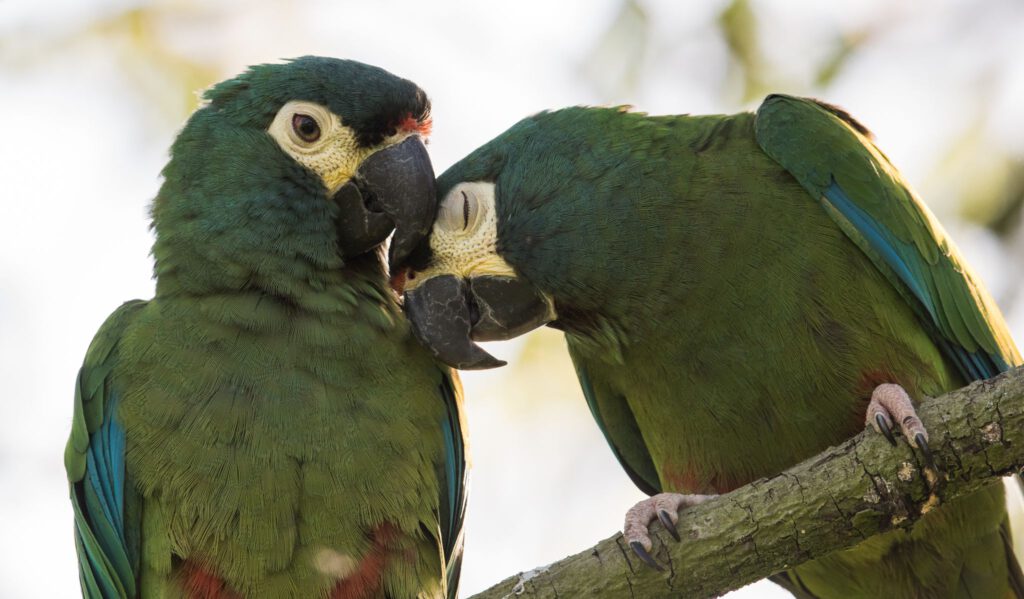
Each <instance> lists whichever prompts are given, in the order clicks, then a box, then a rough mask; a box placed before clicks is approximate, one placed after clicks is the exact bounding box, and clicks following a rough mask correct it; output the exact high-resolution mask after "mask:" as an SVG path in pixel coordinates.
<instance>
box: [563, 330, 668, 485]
mask: <svg viewBox="0 0 1024 599" xmlns="http://www.w3.org/2000/svg"><path fill="white" fill-rule="evenodd" d="M570 355H571V356H572V359H573V364H574V365H575V366H576V376H577V378H579V381H580V388H581V389H583V397H585V398H586V400H587V406H588V407H589V408H590V413H591V414H592V415H593V416H594V421H595V422H597V427H598V428H599V429H601V434H603V435H604V438H605V441H607V442H608V445H609V446H610V447H611V449H612V453H613V454H614V455H615V459H617V460H618V461H619V465H621V466H622V469H623V470H625V471H626V474H627V475H629V478H630V480H632V481H633V484H635V485H636V486H637V488H638V489H640V490H641V491H643V492H644V493H647V494H648V495H654V494H656V493H660V492H661V481H660V479H659V478H658V471H657V469H656V468H655V467H654V462H653V461H652V460H651V454H650V453H649V452H648V451H647V445H646V444H645V443H644V439H643V436H642V435H641V434H640V427H639V426H637V424H636V418H635V417H634V416H633V412H632V410H630V408H629V404H628V402H627V401H626V398H625V397H622V396H621V395H618V394H616V393H613V392H610V391H609V390H601V389H598V388H596V386H595V384H594V382H593V380H592V378H591V377H590V375H589V374H588V373H587V369H586V367H585V366H583V365H582V363H581V360H579V358H577V357H576V354H575V353H574V352H573V351H572V349H571V346H570Z"/></svg>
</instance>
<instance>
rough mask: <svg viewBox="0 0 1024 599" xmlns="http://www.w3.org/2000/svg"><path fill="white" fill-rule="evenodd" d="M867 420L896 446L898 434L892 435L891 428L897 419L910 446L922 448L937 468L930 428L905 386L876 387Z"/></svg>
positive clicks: (929, 460)
mask: <svg viewBox="0 0 1024 599" xmlns="http://www.w3.org/2000/svg"><path fill="white" fill-rule="evenodd" d="M865 423H866V424H868V425H871V426H872V427H873V428H874V429H875V430H876V431H877V432H879V433H882V434H883V435H885V438H886V439H888V441H889V443H891V444H892V446H893V447H895V446H896V438H895V437H893V434H892V429H893V426H894V423H897V426H899V429H900V431H901V432H902V433H903V436H904V437H906V438H907V442H909V443H910V446H911V447H914V448H917V449H918V450H920V451H921V454H922V456H923V457H924V462H925V465H926V466H928V467H929V468H932V469H933V470H934V469H935V460H934V458H933V457H932V450H931V448H930V447H929V446H928V431H927V430H925V428H924V423H922V422H921V419H920V418H918V417H917V411H916V410H914V404H913V403H912V402H911V401H910V396H909V395H907V392H906V391H905V390H904V389H903V387H900V386H899V385H894V384H892V383H885V384H882V385H879V386H877V387H875V390H874V392H872V393H871V402H870V403H869V404H868V412H867V417H866V418H865Z"/></svg>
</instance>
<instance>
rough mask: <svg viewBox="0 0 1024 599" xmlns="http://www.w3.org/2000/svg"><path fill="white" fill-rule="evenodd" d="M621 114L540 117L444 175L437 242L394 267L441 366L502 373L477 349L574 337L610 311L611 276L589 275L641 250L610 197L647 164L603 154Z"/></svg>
mask: <svg viewBox="0 0 1024 599" xmlns="http://www.w3.org/2000/svg"><path fill="white" fill-rule="evenodd" d="M620 115H621V111H619V110H616V109H594V108H569V109H564V110H559V111H555V112H545V113H540V114H538V115H534V116H532V117H529V118H527V119H524V120H522V121H520V122H519V123H517V124H516V125H514V126H513V127H512V128H511V129H509V130H508V131H506V132H505V133H503V134H501V135H500V136H498V137H497V138H495V139H494V140H492V141H491V142H489V143H487V144H485V145H484V146H482V147H480V148H479V149H477V150H475V151H474V152H472V153H471V154H470V155H468V156H467V157H465V158H463V159H462V160H461V161H459V162H458V163H456V164H455V165H453V166H452V167H451V168H449V169H448V170H447V171H445V172H444V173H443V174H442V175H441V176H440V177H439V178H438V181H437V186H438V196H439V198H440V203H439V206H438V214H437V220H436V221H435V223H434V226H433V229H432V231H431V234H430V237H429V238H428V239H426V240H425V241H424V242H423V243H422V244H421V245H420V247H419V248H417V250H416V251H414V252H413V253H412V255H411V257H410V260H409V261H408V264H406V265H405V266H406V268H405V269H404V270H401V271H398V270H397V269H393V272H395V273H396V275H395V276H396V277H397V280H393V285H394V286H395V287H396V289H399V288H401V291H402V292H403V295H404V308H405V311H406V313H407V315H408V317H409V320H410V322H411V324H412V328H413V331H414V332H415V334H416V335H417V337H418V338H419V339H420V341H421V342H422V343H423V344H424V345H426V346H427V347H428V348H429V349H430V350H431V351H432V352H433V353H434V355H435V356H436V357H437V358H438V359H439V360H441V361H443V362H445V363H447V364H448V365H450V366H453V367H456V368H461V369H482V368H493V367H496V366H501V365H503V364H504V362H502V361H501V360H498V359H496V358H494V357H493V356H491V355H490V354H488V353H487V352H486V351H485V350H483V349H482V348H481V347H480V346H478V345H477V344H476V343H475V342H476V341H493V340H503V339H510V338H512V337H516V336H518V335H522V334H523V333H526V332H528V331H530V330H533V329H535V328H537V327H540V326H543V325H546V324H547V325H550V326H552V327H555V328H563V329H565V330H567V331H569V330H570V329H569V328H566V327H572V326H574V325H573V321H580V320H586V318H587V316H585V315H586V314H593V313H596V312H598V311H600V310H601V309H602V301H603V298H602V297H601V292H600V289H602V288H603V287H607V285H605V283H604V282H603V281H600V280H599V278H600V277H601V276H602V275H601V273H600V272H599V271H601V269H593V268H590V269H587V268H586V266H587V265H589V264H593V263H594V262H595V261H597V262H601V261H603V258H602V256H601V255H599V254H600V253H601V252H605V253H606V254H607V255H609V256H610V255H611V252H620V255H622V256H626V255H627V254H628V253H629V251H628V245H629V244H628V241H627V240H626V239H624V237H623V236H621V235H619V234H618V233H617V232H615V231H610V230H609V223H610V222H614V221H615V219H616V218H617V216H616V215H615V214H614V210H613V211H611V212H609V211H608V210H604V209H602V207H601V200H600V198H601V197H615V196H617V195H618V194H617V190H616V189H615V188H613V187H608V185H609V184H608V181H614V180H616V178H615V177H614V174H615V172H616V169H621V168H627V169H628V168H632V167H633V166H635V165H623V164H616V163H615V160H616V154H615V153H614V152H610V153H606V152H602V151H601V149H602V148H607V147H608V139H607V138H605V137H602V136H604V135H606V134H607V132H608V131H609V130H610V129H609V127H608V126H606V125H609V124H614V123H615V122H617V120H618V119H619V116H620ZM606 175H613V176H612V177H611V178H610V179H609V178H607V177H605V176H606ZM623 197H626V194H625V193H624V194H623ZM614 203H615V201H614V200H613V201H612V202H610V203H609V207H610V206H611V204H614ZM598 236H600V238H601V243H593V241H594V239H595V238H596V237H598ZM595 252H596V253H595ZM618 263H621V262H618ZM609 268H611V266H610V265H609ZM580 315H583V316H582V317H580Z"/></svg>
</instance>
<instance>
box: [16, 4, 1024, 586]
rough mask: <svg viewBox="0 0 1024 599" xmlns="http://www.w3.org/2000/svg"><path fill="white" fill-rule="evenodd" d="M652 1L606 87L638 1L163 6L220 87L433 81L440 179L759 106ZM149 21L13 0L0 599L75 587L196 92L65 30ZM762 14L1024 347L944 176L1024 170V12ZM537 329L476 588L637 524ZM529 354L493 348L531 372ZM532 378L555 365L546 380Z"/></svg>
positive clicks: (480, 448) (493, 425) (999, 250)
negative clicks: (93, 368) (116, 350)
mask: <svg viewBox="0 0 1024 599" xmlns="http://www.w3.org/2000/svg"><path fill="white" fill-rule="evenodd" d="M641 3H642V4H643V5H644V6H645V7H646V8H647V10H648V12H649V14H650V16H651V20H652V30H651V32H650V34H649V37H648V45H647V48H648V49H647V51H646V53H645V54H644V55H643V59H642V61H641V62H626V63H622V64H619V65H618V66H616V61H615V57H616V56H622V55H627V56H628V55H629V54H628V53H616V52H612V54H611V55H609V58H608V65H610V66H605V63H602V64H601V65H600V66H598V67H597V68H596V69H595V68H593V67H591V68H590V69H589V70H588V68H586V65H587V64H589V62H590V61H592V60H593V59H592V58H591V57H592V56H593V55H594V54H595V47H596V45H597V40H598V38H599V37H600V36H601V34H602V33H603V32H604V31H605V30H606V29H607V27H608V26H609V24H610V23H611V22H612V20H613V18H614V17H615V15H616V13H617V11H618V6H619V3H618V2H617V1H614V0H600V1H593V0H588V1H584V0H570V1H564V2H552V1H550V0H548V1H539V0H520V1H517V2H503V3H484V2H475V3H474V2H468V1H462V2H459V1H455V0H451V1H445V2H433V3H428V4H424V3H422V2H420V3H411V2H409V3H406V2H397V1H382V2H348V3H337V2H330V1H328V0H323V1H320V2H315V1H308V2H296V3H293V4H288V3H253V2H244V3H243V2H240V1H239V2H226V3H222V4H219V5H217V6H216V7H214V8H208V7H203V6H202V5H201V4H200V3H198V2H196V3H192V2H188V1H185V0H167V1H166V2H164V3H162V4H161V6H164V7H166V9H167V10H168V11H169V12H170V13H173V14H172V15H171V16H168V17H167V18H165V19H163V20H161V25H160V27H159V28H158V30H157V35H159V36H160V38H161V40H162V42H163V43H164V44H165V45H166V46H167V47H169V48H170V49H172V50H173V51H174V52H177V53H180V54H181V55H184V56H187V57H192V58H201V59H202V61H203V62H206V63H209V64H212V65H213V67H214V68H215V69H216V70H218V71H219V72H220V73H221V74H222V75H224V76H227V75H231V74H234V73H236V72H237V71H239V70H241V69H242V68H243V67H244V66H245V65H247V64H251V63H254V62H263V61H269V60H274V59H277V58H281V57H290V56H297V55H302V54H325V55H333V56H340V57H348V58H354V59H358V60H362V61H365V62H370V63H373V64H377V65H379V66H382V67H385V68H387V69H389V70H391V71H392V72H395V73H397V74H400V75H402V76H405V77H408V78H410V79H413V80H414V81H416V82H417V83H419V84H420V85H421V86H422V87H423V88H424V89H426V90H427V91H428V92H429V93H430V95H431V96H432V99H433V103H434V135H433V139H432V143H431V145H430V150H431V154H432V157H433V160H434V164H435V167H436V168H437V169H438V172H440V171H442V170H444V168H445V167H447V166H448V165H450V164H451V163H453V162H454V161H455V160H457V159H458V158H459V157H461V156H462V155H464V154H465V153H467V152H469V151H470V150H472V149H473V148H475V147H476V146H478V145H480V144H481V143H483V142H485V141H486V140H488V139H490V138H491V137H493V136H494V135H496V134H498V133H499V132H501V131H502V130H504V129H505V128H506V127H508V126H509V125H510V124H512V123H513V122H515V121H516V120H518V119H519V118H521V117H523V116H525V115H527V114H529V113H532V112H535V111H537V110H541V109H544V108H553V107H559V106H564V105H570V104H591V103H630V104H634V105H636V106H637V108H638V109H643V110H647V111H649V112H654V113H681V112H692V113H702V112H727V111H733V110H737V109H738V108H740V107H739V106H738V105H737V104H736V101H735V99H731V100H730V99H729V98H733V94H731V93H729V92H728V90H729V89H730V88H729V85H730V82H731V79H730V76H729V75H728V74H727V72H728V71H727V69H728V61H727V54H726V48H725V46H724V44H723V43H722V41H721V39H720V37H719V36H718V34H717V33H716V31H715V30H714V29H713V28H712V26H711V24H712V23H713V20H714V18H715V15H716V14H717V13H718V12H719V11H720V9H721V6H722V3H721V2H706V3H691V2H673V1H671V0H660V1H654V0H648V1H643V2H641ZM134 4H135V3H132V2H127V1H125V0H93V1H91V2H78V1H72V0H64V1H63V2H60V3H53V2H48V3H45V4H43V3H39V2H30V1H28V0H6V1H5V2H2V3H0V89H2V90H3V93H2V94H0V130H2V131H3V143H2V144H0V180H2V183H3V185H2V187H0V189H2V192H0V193H2V195H0V330H2V331H3V333H2V335H0V380H3V381H4V389H5V393H4V395H5V397H4V399H3V400H2V401H0V530H2V531H4V532H3V534H2V535H0V596H2V597H19V598H21V597H70V596H75V594H76V593H77V576H76V569H75V563H74V549H73V543H72V536H71V512H70V508H69V505H68V502H67V488H66V483H65V480H64V474H63V466H62V461H61V460H62V452H63V446H64V442H65V439H66V435H67V431H68V429H69V423H70V414H71V404H72V384H73V381H74V378H75V373H76V370H77V368H78V367H79V365H80V364H81V360H82V356H83V355H84V352H85V348H86V346H87V345H88V343H89V341H90V340H91V338H92V335H93V333H94V332H95V331H96V328H97V327H98V326H99V324H100V323H101V322H102V321H103V319H104V318H105V317H106V315H107V314H108V313H109V312H111V311H112V310H113V309H114V308H115V307H117V306H118V305H119V304H120V303H121V302H123V301H124V300H127V299H131V298H137V297H143V298H145V297H150V296H151V294H152V289H153V284H152V281H151V280H150V272H151V264H150V259H149V256H148V252H149V248H150V244H151V237H150V234H149V231H148V228H147V225H148V223H147V217H146V209H147V205H148V202H149V201H150V199H151V198H152V197H153V196H154V195H155V193H156V190H157V187H158V185H159V178H158V174H159V171H160V168H161V167H162V165H163V163H164V161H165V157H166V149H167V147H168V146H169V145H170V143H171V141H172V139H173V136H174V134H175V132H176V130H177V128H178V127H179V126H180V120H177V119H168V117H167V114H168V110H167V106H168V103H169V104H170V105H171V106H174V101H173V98H174V94H176V93H177V90H174V89H171V88H168V89H167V90H166V97H164V96H161V94H160V91H161V89H162V88H161V86H162V85H167V84H166V83H165V82H163V80H162V79H161V78H160V76H159V74H158V73H155V72H152V69H150V67H149V65H148V64H147V59H148V58H147V57H148V56H150V55H146V54H142V55H137V54H135V53H133V52H126V51H125V48H126V46H125V43H126V42H125V40H124V38H123V37H120V36H118V35H117V34H110V35H105V36H94V37H85V38H83V37H72V38H70V39H69V38H68V37H67V36H68V35H69V34H72V33H73V32H74V31H76V30H77V29H80V28H81V27H82V26H83V23H84V22H85V21H86V20H88V19H93V18H95V15H96V14H114V13H116V12H117V11H118V10H119V9H120V8H123V7H126V6H133V5H134ZM60 5H63V6H60ZM754 5H755V7H756V9H757V13H758V15H759V16H760V17H761V19H762V25H763V40H764V43H763V44H762V45H763V46H764V48H765V51H766V55H767V56H766V59H767V60H769V61H770V62H771V63H772V64H773V65H775V66H776V68H777V71H778V73H779V77H780V80H779V89H778V91H790V92H796V93H812V94H817V95H821V96H823V97H825V98H826V99H828V100H830V101H834V102H837V103H840V104H842V105H844V106H846V107H847V108H848V109H850V110H851V112H853V114H855V115H856V116H857V117H858V118H860V119H861V120H862V121H863V122H865V123H866V124H868V126H870V127H871V128H872V129H873V130H874V131H875V133H876V134H877V135H878V138H879V140H880V144H881V145H882V147H883V148H884V149H885V150H886V152H887V153H888V154H889V156H890V157H891V158H892V159H893V160H894V162H895V163H896V164H897V165H899V166H900V167H901V168H902V169H903V170H904V172H905V173H906V174H907V176H908V177H909V179H910V180H911V181H912V182H913V183H914V184H915V185H917V186H918V187H919V189H920V190H921V191H922V192H923V195H924V197H925V198H926V200H928V201H929V202H930V203H932V204H933V205H934V206H935V208H936V211H937V212H938V213H939V214H940V217H942V219H943V221H944V222H946V224H947V226H948V228H950V229H951V230H952V231H953V232H954V236H955V237H957V238H958V239H959V240H960V242H961V245H962V246H963V249H964V250H965V252H966V253H967V255H968V257H969V259H970V260H971V261H972V262H973V263H974V265H975V267H976V268H977V270H979V272H980V273H981V274H982V276H983V278H985V279H986V280H987V281H989V283H990V286H991V288H992V289H993V292H994V293H995V294H996V295H997V297H999V298H1005V299H1006V300H1007V301H1009V300H1012V299H1013V298H1016V299H1015V300H1014V301H1015V303H1016V306H1012V307H1011V306H1004V309H1007V311H1008V316H1009V317H1010V319H1011V323H1012V327H1013V328H1014V330H1015V332H1016V337H1017V339H1019V340H1022V339H1024V297H1022V296H1024V294H1021V293H1017V294H1015V293H1013V291H1014V287H1017V288H1019V287H1020V286H1021V279H1020V275H1019V272H1020V271H1019V270H1018V269H1019V268H1020V267H1021V264H1022V263H1024V258H1022V256H1021V252H1022V248H1024V244H1020V243H1019V244H1018V245H1017V246H1016V248H1017V250H1016V253H1015V254H1014V253H1012V252H1013V251H1014V250H1011V249H1010V248H1008V247H1002V246H1000V244H999V242H998V241H997V240H995V239H994V238H993V237H991V236H990V235H988V234H987V233H986V232H985V231H982V230H978V229H971V228H967V227H966V226H965V225H962V224H960V223H957V222H956V221H955V220H954V217H955V204H954V202H955V199H956V198H957V197H959V195H961V192H962V191H963V190H962V189H961V188H960V187H958V185H962V182H961V181H960V179H959V178H957V177H954V176H946V177H944V176H943V174H944V173H943V171H942V167H940V160H941V159H942V158H943V156H944V151H945V148H946V146H947V145H948V144H949V143H950V142H951V140H953V139H954V138H956V137H958V136H959V135H961V134H962V133H963V131H965V130H967V128H968V127H976V128H977V130H978V132H979V138H980V140H981V141H980V142H979V144H980V145H979V146H978V147H977V150H978V155H977V157H976V159H975V160H974V162H971V163H970V164H971V165H974V166H977V167H978V168H986V167H987V163H986V157H988V156H990V154H988V152H989V151H994V150H998V151H999V152H1000V153H1005V152H1011V151H1012V152H1015V153H1016V155H1018V156H1022V155H1024V141H1022V140H1024V135H1022V134H1021V133H1022V132H1024V109H1021V108H1020V107H1021V106H1024V63H1021V61H1020V59H1019V57H1020V56H1024V36H1021V35H1020V31H1024V7H1022V6H1021V5H1020V4H1018V3H1014V2H1012V1H1010V0H1003V1H993V2H988V3H985V5H984V6H985V8H984V11H982V9H981V6H982V5H980V4H978V3H975V2H971V1H970V0H946V1H943V2H924V1H923V0H922V1H916V2H905V3H900V4H899V6H900V8H893V6H894V5H893V3H891V2H886V1H884V0H871V1H867V2H857V1H853V0H848V1H843V2H816V1H811V0H801V1H799V2H792V1H782V0H779V1H777V2H768V1H760V2H754ZM887 20H888V21H890V22H892V23H896V25H895V26H893V27H892V28H891V29H888V30H887V31H886V32H885V33H883V34H881V35H880V36H879V37H878V38H877V39H875V40H874V41H872V42H871V43H870V44H869V45H868V46H867V47H866V48H864V49H863V50H862V51H861V52H860V53H859V54H858V55H857V57H856V58H855V59H853V61H852V62H851V63H850V64H849V66H848V68H847V69H846V70H845V71H843V72H842V74H841V75H840V76H839V78H838V79H837V80H836V81H835V83H834V84H833V85H832V87H830V88H829V89H827V90H817V89H814V88H813V87H812V86H811V85H810V83H809V81H810V78H811V77H812V75H813V68H812V65H814V64H818V63H819V62H820V61H821V57H822V56H825V55H827V54H828V52H829V51H830V49H831V46H830V44H832V43H833V40H834V36H835V35H836V33H837V32H840V31H854V30H856V29H859V28H861V27H865V26H870V25H872V24H880V23H885V22H887ZM812 61H813V62H812ZM581 67H582V68H581ZM616 68H623V69H629V70H631V71H632V72H635V73H636V74H637V77H638V80H639V84H638V86H637V87H636V89H634V90H633V91H631V92H629V93H622V92H616V91H609V90H610V89H611V88H609V87H607V86H603V85H601V84H600V83H598V84H595V83H594V81H595V80H596V81H598V82H600V81H601V80H602V77H604V76H605V75H607V72H613V71H614V70H615V69H616ZM605 70H606V71H607V72H604V71H605ZM126 73H131V74H133V75H132V77H128V76H126ZM140 77H141V80H140ZM140 81H141V82H142V84H141V85H140ZM140 89H142V90H145V91H140ZM158 100H160V101H158ZM978 106H981V108H980V109H978V108H977V107H978ZM979 115H980V116H984V117H987V118H985V119H980V118H979ZM1011 308H1012V309H1011ZM542 334H545V335H548V336H549V341H551V342H549V343H535V344H531V345H530V346H529V347H530V348H531V350H530V353H529V354H528V355H524V356H522V357H521V358H519V359H517V360H514V362H516V364H514V365H513V366H511V367H509V368H506V369H504V370H502V371H498V372H491V373H484V374H472V375H467V376H465V377H464V379H465V382H466V391H467V398H468V401H467V405H468V411H469V418H470V427H471V435H472V441H473V456H474V466H475V469H474V472H473V484H472V493H471V506H470V512H469V516H468V521H467V530H468V545H467V554H466V558H465V568H464V573H463V583H464V584H463V595H464V596H468V595H469V594H471V593H473V592H475V591H478V590H481V589H483V588H485V587H487V586H489V585H490V584H491V583H494V582H497V581H499V580H501V579H503V578H505V577H506V576H509V575H511V574H514V573H516V572H519V571H522V570H528V569H530V568H532V567H535V566H539V565H542V564H546V563H549V562H551V561H553V560H556V559H559V558H561V557H564V556H565V555H567V554H570V553H575V552H577V551H580V550H582V549H584V548H586V547H588V546H590V545H592V544H593V543H594V542H595V541H597V540H599V539H601V538H604V537H606V536H608V535H609V534H611V533H612V532H613V531H614V530H615V529H616V528H617V527H618V526H620V524H621V517H622V514H623V513H624V511H625V509H626V508H628V507H629V505H631V504H632V502H634V501H635V500H637V499H639V498H640V497H641V495H640V493H639V492H638V491H636V490H635V489H633V487H632V485H631V483H630V482H629V481H628V479H627V478H626V477H625V476H624V475H623V474H622V473H621V471H620V469H619V468H618V466H617V464H616V463H615V462H614V459H613V458H612V456H611V454H610V452H609V451H608V450H607V448H606V446H605V444H604V441H603V440H602V439H601V438H600V435H599V433H598V431H597V429H596V427H595V426H593V423H592V421H591V418H590V415H589V413H588V412H587V410H586V407H585V404H584V402H583V400H582V399H581V397H580V396H579V392H578V390H577V388H576V385H575V381H574V379H573V377H572V375H571V370H570V366H569V363H568V360H567V358H566V357H565V356H564V352H563V351H562V350H561V345H560V344H561V341H560V340H558V336H557V335H556V334H555V333H554V332H550V331H548V332H545V333H542ZM520 345H521V344H520ZM520 345H516V344H508V345H504V346H501V347H497V348H496V350H495V351H496V353H497V354H499V355H502V356H506V357H514V356H515V355H516V352H517V348H518V347H519V346H520ZM531 365H532V366H531ZM531 367H533V368H540V367H543V368H545V369H547V370H546V372H549V373H551V374H550V376H547V377H544V378H542V379H538V378H536V377H534V378H532V379H528V378H527V377H525V376H524V375H525V372H526V371H528V370H529V369H530V368H531ZM517 375H518V376H517ZM772 593H775V594H776V595H777V596H781V593H779V592H778V591H777V590H776V589H775V587H773V586H772V585H769V584H767V583H762V584H758V585H754V586H752V587H748V588H747V589H744V591H742V594H743V595H745V596H770V595H771V594H772Z"/></svg>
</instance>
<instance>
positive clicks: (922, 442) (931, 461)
mask: <svg viewBox="0 0 1024 599" xmlns="http://www.w3.org/2000/svg"><path fill="white" fill-rule="evenodd" d="M914 442H915V443H916V444H917V447H918V449H920V450H921V455H923V456H924V465H925V466H928V467H929V468H931V469H932V470H935V456H933V455H932V448H931V447H928V441H927V440H926V439H925V438H924V434H923V433H917V434H916V435H914Z"/></svg>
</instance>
